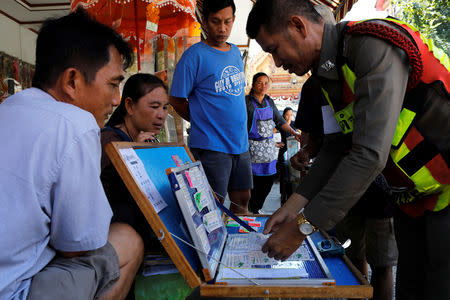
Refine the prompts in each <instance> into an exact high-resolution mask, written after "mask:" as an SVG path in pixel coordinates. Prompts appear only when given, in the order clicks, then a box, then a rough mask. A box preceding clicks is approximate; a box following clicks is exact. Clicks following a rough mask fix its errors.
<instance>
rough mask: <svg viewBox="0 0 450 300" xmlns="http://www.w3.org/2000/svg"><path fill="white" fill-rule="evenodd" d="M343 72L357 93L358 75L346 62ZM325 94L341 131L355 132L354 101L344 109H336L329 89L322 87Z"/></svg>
mask: <svg viewBox="0 0 450 300" xmlns="http://www.w3.org/2000/svg"><path fill="white" fill-rule="evenodd" d="M342 73H343V75H344V78H345V81H347V84H348V86H349V88H350V90H351V91H352V93H353V94H355V80H356V75H355V73H353V72H352V70H350V68H349V67H348V66H347V65H346V64H345V65H343V66H342ZM322 92H323V95H324V96H325V99H327V102H328V104H330V106H331V109H332V110H333V111H334V117H335V118H336V120H337V122H338V124H339V127H341V131H342V132H343V133H344V134H347V133H350V132H353V119H354V118H353V103H354V102H350V104H348V105H347V106H346V107H344V108H343V109H341V110H339V111H336V110H335V109H334V107H333V103H332V101H331V99H330V97H329V95H328V93H327V91H326V90H325V89H324V88H322Z"/></svg>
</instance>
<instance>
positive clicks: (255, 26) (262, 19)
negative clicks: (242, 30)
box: [246, 0, 322, 39]
mask: <svg viewBox="0 0 450 300" xmlns="http://www.w3.org/2000/svg"><path fill="white" fill-rule="evenodd" d="M292 15H300V16H304V17H306V18H307V19H308V20H310V21H312V22H314V23H319V22H321V21H322V17H321V16H320V15H319V13H318V12H317V11H316V10H315V9H314V6H313V5H312V4H311V2H309V0H257V1H256V3H255V5H254V6H253V8H252V10H251V11H250V14H249V15H248V19H247V28H246V30H247V35H248V37H249V38H251V39H254V38H256V36H257V35H258V33H259V30H260V29H261V27H263V26H264V28H265V30H267V31H268V32H270V33H274V32H278V31H283V30H282V29H284V28H286V26H287V24H288V21H289V18H290V17H291V16H292Z"/></svg>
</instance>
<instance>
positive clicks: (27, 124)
mask: <svg viewBox="0 0 450 300" xmlns="http://www.w3.org/2000/svg"><path fill="white" fill-rule="evenodd" d="M131 60H132V59H131V50H130V48H129V46H128V45H127V43H126V42H125V41H124V40H123V39H122V38H121V37H120V36H119V35H118V34H117V33H116V32H115V31H114V30H112V29H110V28H109V27H107V26H104V25H102V24H100V23H98V22H96V21H94V20H92V19H90V18H89V17H88V16H87V15H86V13H85V12H83V11H78V12H74V13H71V14H69V15H67V16H64V17H61V18H59V19H53V20H48V21H46V22H45V23H44V25H43V26H42V28H41V30H40V31H39V34H38V38H37V42H36V72H35V75H34V78H33V88H30V89H27V90H24V91H22V92H20V93H18V94H15V95H13V96H11V97H9V98H7V99H6V100H5V101H4V103H2V104H1V106H0V139H2V140H3V141H4V142H3V144H2V155H1V156H0V182H2V184H1V188H0V199H1V205H0V207H1V209H0V220H1V221H0V222H1V225H0V299H94V298H100V299H110V298H114V299H124V298H125V297H126V295H127V293H128V291H129V289H130V287H131V284H132V282H133V279H134V277H135V274H136V272H137V270H138V268H139V266H140V263H141V261H142V256H143V243H142V240H141V238H140V237H139V235H138V234H137V233H136V232H135V231H134V229H132V228H131V227H130V226H128V225H126V224H122V223H114V224H112V225H110V220H111V216H112V212H111V208H110V207H109V204H108V200H107V199H106V196H105V193H104V191H103V187H102V184H101V182H100V157H101V147H100V127H103V124H104V121H105V119H106V118H107V117H108V114H110V113H111V112H112V109H113V106H115V105H118V104H119V83H120V82H121V81H122V79H123V73H124V68H126V67H128V66H129V65H130V64H131Z"/></svg>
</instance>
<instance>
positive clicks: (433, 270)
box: [247, 0, 450, 299]
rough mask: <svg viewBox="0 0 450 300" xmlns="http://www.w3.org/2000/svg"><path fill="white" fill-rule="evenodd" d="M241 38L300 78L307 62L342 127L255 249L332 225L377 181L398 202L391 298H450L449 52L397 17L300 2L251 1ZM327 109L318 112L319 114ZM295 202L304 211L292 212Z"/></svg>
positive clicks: (285, 249)
mask: <svg viewBox="0 0 450 300" xmlns="http://www.w3.org/2000/svg"><path fill="white" fill-rule="evenodd" d="M247 34H248V36H249V37H250V38H254V39H256V41H257V42H258V43H259V44H260V46H261V47H262V49H263V50H264V51H266V52H269V53H271V54H272V56H273V59H274V61H275V64H276V65H277V66H278V67H281V66H283V68H284V69H287V70H289V71H290V72H292V73H296V74H297V75H303V74H305V73H306V72H307V71H308V70H310V69H313V73H314V74H315V75H316V76H318V78H319V79H320V82H321V86H322V91H323V94H324V97H325V98H326V99H328V103H329V108H328V110H325V113H329V114H331V115H334V117H335V118H336V121H337V124H338V125H339V127H340V129H341V132H340V133H336V134H332V135H328V136H327V137H326V138H325V139H324V142H323V145H322V149H321V150H320V152H319V154H318V157H317V159H316V162H315V164H314V166H313V167H312V168H311V170H310V172H309V174H308V176H307V177H306V178H305V179H304V180H303V182H302V183H301V184H300V185H299V187H298V189H297V191H296V193H294V194H293V195H292V196H291V197H290V198H289V199H288V201H287V202H286V204H285V205H284V206H283V207H281V208H280V209H279V210H277V211H276V212H275V213H274V215H273V216H272V217H271V218H270V219H269V220H268V221H267V223H266V227H265V233H268V232H273V234H272V235H271V237H270V238H269V239H268V241H267V242H266V244H264V246H263V248H262V250H263V251H264V252H267V253H268V255H269V256H270V257H275V258H276V259H286V258H287V257H289V256H290V254H291V253H292V252H293V251H295V249H297V248H298V247H299V245H300V244H301V242H302V241H303V240H304V239H305V237H306V236H307V235H309V234H311V233H312V232H314V231H315V230H317V228H321V229H325V230H328V229H331V228H332V227H333V226H334V225H335V224H336V223H337V222H339V221H340V220H341V219H342V218H343V217H344V216H345V215H346V213H347V212H348V210H349V209H350V208H351V207H352V206H353V205H354V204H355V203H356V202H357V201H358V199H359V198H360V197H361V195H362V194H363V193H364V191H365V190H366V189H367V188H368V186H369V185H370V183H371V182H372V181H373V180H374V179H375V177H376V176H377V175H378V174H380V173H381V172H383V174H384V176H385V178H386V180H385V181H381V183H380V184H382V185H384V188H386V189H387V190H388V191H389V192H390V193H391V194H392V197H391V198H392V201H393V202H394V203H395V205H396V212H395V217H394V218H395V230H396V239H397V243H398V247H399V262H398V269H397V282H396V287H397V290H396V297H397V299H449V298H450V285H449V284H448V278H449V276H450V260H449V259H448V253H450V235H449V234H448V233H449V227H450V214H449V209H448V203H449V197H450V170H449V164H450V163H449V159H450V155H449V153H450V98H449V90H450V82H449V80H450V74H449V69H450V66H449V64H450V63H449V60H448V57H447V56H446V55H445V53H444V52H443V51H441V50H440V49H438V48H436V47H435V46H434V45H433V43H432V42H431V41H430V40H427V39H425V38H424V37H423V36H421V35H420V33H419V32H417V30H415V29H414V28H412V27H411V26H409V25H407V24H404V23H403V22H401V21H398V20H395V19H387V20H369V21H366V22H352V23H339V24H337V25H336V26H332V25H328V24H324V21H323V19H322V18H321V17H320V15H318V14H317V13H316V11H315V10H314V8H313V6H312V4H311V3H310V2H309V1H308V0H258V1H257V2H256V3H255V5H254V7H253V9H252V11H251V12H250V15H249V18H248V21H247ZM325 118H326V117H325V116H324V119H325ZM302 208H304V210H303V212H301V213H298V212H299V210H300V209H302Z"/></svg>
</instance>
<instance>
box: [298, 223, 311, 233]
mask: <svg viewBox="0 0 450 300" xmlns="http://www.w3.org/2000/svg"><path fill="white" fill-rule="evenodd" d="M299 228H300V232H301V233H303V234H304V235H310V234H311V233H313V231H314V229H313V227H312V226H311V224H308V223H303V224H300V227H299Z"/></svg>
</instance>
